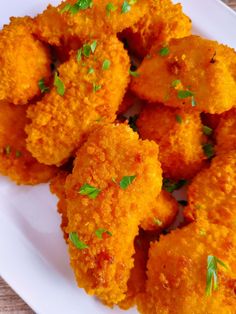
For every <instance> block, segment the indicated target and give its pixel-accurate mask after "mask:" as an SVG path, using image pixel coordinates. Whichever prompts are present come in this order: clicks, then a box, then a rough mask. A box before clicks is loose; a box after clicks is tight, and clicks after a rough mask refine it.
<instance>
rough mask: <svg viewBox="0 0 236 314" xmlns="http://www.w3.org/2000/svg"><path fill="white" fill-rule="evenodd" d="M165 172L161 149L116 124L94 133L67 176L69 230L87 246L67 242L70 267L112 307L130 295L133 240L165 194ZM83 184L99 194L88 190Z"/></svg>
mask: <svg viewBox="0 0 236 314" xmlns="http://www.w3.org/2000/svg"><path fill="white" fill-rule="evenodd" d="M161 173H162V171H161V167H160V163H159V162H158V146H157V145H156V144H155V143H154V142H149V141H142V140H139V138H138V134H137V133H135V132H133V131H132V129H131V128H129V127H128V126H127V125H125V124H122V125H121V124H120V125H119V124H118V125H106V126H102V127H100V128H97V130H96V131H94V132H93V133H91V134H90V136H89V138H88V141H87V142H86V143H85V144H84V145H83V146H82V147H81V148H80V149H79V150H78V152H77V157H76V159H75V163H74V169H73V173H72V174H71V175H69V176H68V177H67V180H66V185H65V192H66V202H67V217H68V221H69V224H68V227H67V229H66V231H67V233H68V234H70V235H71V233H73V234H74V233H76V237H78V238H79V241H80V243H83V248H84V249H82V250H80V249H78V248H76V247H75V245H74V244H73V242H72V241H69V253H70V260H71V266H72V268H73V270H74V272H75V276H76V279H77V282H78V285H79V286H80V287H83V288H84V289H85V290H86V291H87V293H88V294H91V295H96V296H97V297H99V298H100V299H101V300H102V301H103V302H104V303H105V304H107V305H109V306H112V305H114V304H117V303H119V302H120V301H122V299H124V298H125V296H126V291H127V281H128V279H129V276H130V270H131V269H132V267H133V263H134V262H133V258H132V256H133V254H134V245H133V242H134V238H135V236H136V235H137V234H138V226H139V224H140V222H141V221H142V220H143V219H144V217H145V215H146V212H148V210H149V206H150V204H151V203H152V202H153V201H154V199H155V197H156V195H157V194H158V193H159V192H160V191H161V185H162V175H161ZM85 184H89V186H91V187H92V190H93V191H95V195H94V194H92V195H88V194H89V192H88V191H87V193H86V191H84V188H85V187H86V186H87V185H85ZM94 189H95V190H94ZM90 191H91V190H90ZM85 194H87V195H85ZM81 241H82V242H81Z"/></svg>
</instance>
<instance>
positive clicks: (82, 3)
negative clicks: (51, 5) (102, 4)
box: [60, 0, 93, 14]
mask: <svg viewBox="0 0 236 314" xmlns="http://www.w3.org/2000/svg"><path fill="white" fill-rule="evenodd" d="M92 6H93V1H92V0H77V2H76V3H75V4H73V5H72V4H70V3H67V4H66V5H65V6H64V8H63V9H62V10H61V12H60V13H65V12H70V13H71V14H76V13H78V12H79V11H81V10H86V9H88V8H92Z"/></svg>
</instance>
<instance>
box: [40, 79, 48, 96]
mask: <svg viewBox="0 0 236 314" xmlns="http://www.w3.org/2000/svg"><path fill="white" fill-rule="evenodd" d="M38 87H39V89H40V91H41V94H45V93H48V92H49V91H50V89H49V87H47V86H46V85H45V82H44V78H42V79H41V80H39V81H38Z"/></svg>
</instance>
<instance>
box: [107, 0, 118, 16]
mask: <svg viewBox="0 0 236 314" xmlns="http://www.w3.org/2000/svg"><path fill="white" fill-rule="evenodd" d="M116 10H117V7H116V6H115V5H114V4H113V3H112V2H109V3H108V4H107V5H106V12H107V15H108V16H110V15H111V12H115V11H116Z"/></svg>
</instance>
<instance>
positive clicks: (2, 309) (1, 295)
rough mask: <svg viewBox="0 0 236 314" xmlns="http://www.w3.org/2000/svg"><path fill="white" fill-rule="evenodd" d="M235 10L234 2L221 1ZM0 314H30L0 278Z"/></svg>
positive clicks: (228, 0) (27, 307)
mask: <svg viewBox="0 0 236 314" xmlns="http://www.w3.org/2000/svg"><path fill="white" fill-rule="evenodd" d="M222 1H224V2H225V3H227V4H228V5H229V6H231V8H233V9H234V10H236V0H222ZM0 313H1V314H2V313H12V314H32V313H34V312H33V311H32V310H31V309H30V308H29V306H28V305H27V304H26V303H25V302H24V301H23V300H22V299H21V298H20V297H19V296H18V295H17V294H16V293H15V292H14V291H13V290H12V289H11V288H10V287H9V286H8V285H7V284H6V283H5V282H4V281H3V280H2V279H1V277H0Z"/></svg>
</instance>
